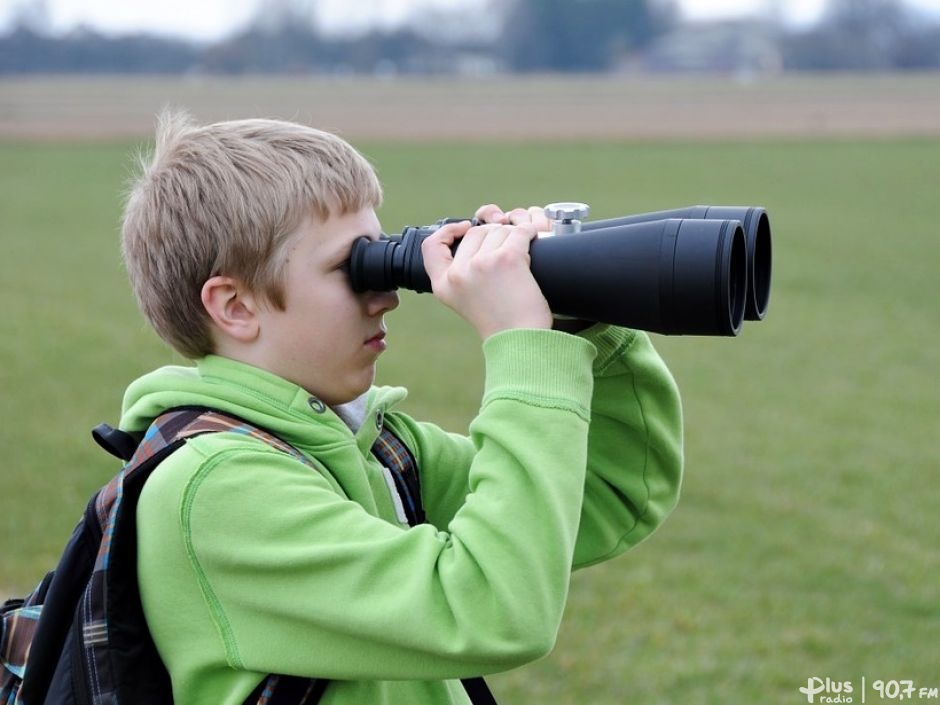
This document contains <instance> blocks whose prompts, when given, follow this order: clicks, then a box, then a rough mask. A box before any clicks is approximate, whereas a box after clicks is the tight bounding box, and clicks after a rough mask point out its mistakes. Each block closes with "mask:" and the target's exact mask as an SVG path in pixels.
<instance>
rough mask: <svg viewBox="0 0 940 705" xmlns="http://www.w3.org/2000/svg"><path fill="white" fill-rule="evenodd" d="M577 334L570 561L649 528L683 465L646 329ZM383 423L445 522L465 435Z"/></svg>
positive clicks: (463, 466) (612, 548)
mask: <svg viewBox="0 0 940 705" xmlns="http://www.w3.org/2000/svg"><path fill="white" fill-rule="evenodd" d="M580 337H583V338H584V339H586V340H587V341H589V342H591V343H592V344H593V345H594V346H595V347H596V349H597V357H596V359H595V361H594V364H593V378H594V379H593V390H594V391H593V396H592V399H591V422H590V430H589V435H588V454H587V474H586V480H585V489H584V502H583V506H582V508H581V520H580V529H579V533H578V539H577V544H576V548H575V554H574V567H575V568H581V567H584V566H587V565H591V564H593V563H597V562H599V561H603V560H606V559H609V558H612V557H614V556H616V555H619V554H620V553H622V552H624V551H626V550H627V549H629V548H630V547H631V546H635V545H636V544H637V543H639V542H640V541H642V540H643V539H644V538H646V537H647V536H649V535H650V534H651V533H652V532H653V531H654V530H655V529H656V527H658V526H659V525H660V524H661V523H662V522H663V521H664V520H665V518H666V517H667V516H668V514H669V513H670V511H671V510H672V509H673V507H674V506H675V504H676V502H677V501H678V497H679V489H680V485H681V481H682V468H683V453H682V410H681V404H680V400H679V393H678V389H677V388H676V384H675V382H674V380H673V378H672V375H671V374H670V373H669V370H668V369H667V368H666V365H665V364H664V362H663V361H662V359H661V358H660V356H659V355H658V354H657V353H656V351H655V349H654V348H653V345H652V343H651V342H650V339H649V336H648V335H647V334H646V333H644V332H642V331H634V330H629V329H625V328H619V327H614V326H604V325H597V326H593V327H591V328H589V329H588V330H586V331H585V332H584V333H582V335H581V336H580ZM392 423H393V425H394V426H395V430H396V431H397V432H399V433H400V434H401V435H402V436H403V437H404V438H405V440H406V441H408V442H409V444H410V445H412V447H413V448H415V451H416V454H417V456H418V461H419V462H418V464H419V467H420V468H421V481H422V494H423V499H424V502H425V510H426V511H427V513H428V520H429V521H430V522H431V523H433V524H435V525H436V526H438V527H445V526H447V524H448V522H449V521H450V519H451V517H452V516H453V515H454V513H455V512H456V511H457V509H458V508H459V507H460V505H461V504H462V503H463V502H464V500H465V497H466V494H467V470H468V468H469V467H470V463H471V462H472V460H473V456H474V453H475V448H474V445H473V443H472V442H471V441H470V439H468V438H466V437H464V436H460V435H458V434H453V433H446V432H444V431H442V430H441V429H439V428H438V427H436V426H434V425H433V424H428V423H418V422H415V421H414V420H412V419H410V418H408V417H406V416H403V415H400V414H396V415H395V416H394V419H393V420H392ZM559 431H561V429H559Z"/></svg>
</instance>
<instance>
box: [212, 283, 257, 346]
mask: <svg viewBox="0 0 940 705" xmlns="http://www.w3.org/2000/svg"><path fill="white" fill-rule="evenodd" d="M202 305H203V307H204V308H205V309H206V312H207V313H208V314H209V317H210V318H212V322H213V323H215V325H216V326H217V327H218V329H219V331H220V332H222V333H224V334H225V335H227V336H229V337H231V338H233V339H235V340H237V341H238V342H240V343H250V342H252V341H253V340H255V338H257V337H258V333H259V332H260V321H259V320H258V300H257V299H256V298H255V296H254V295H253V294H252V293H251V292H250V291H248V290H247V289H246V288H245V286H244V285H243V284H242V283H241V282H240V281H239V280H238V279H234V278H232V277H221V276H217V277H210V278H209V279H207V280H206V283H205V284H203V285H202Z"/></svg>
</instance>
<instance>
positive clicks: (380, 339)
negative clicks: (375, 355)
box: [364, 330, 387, 352]
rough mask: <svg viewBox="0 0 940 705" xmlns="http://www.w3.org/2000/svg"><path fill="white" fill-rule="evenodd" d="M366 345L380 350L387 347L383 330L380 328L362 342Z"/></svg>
mask: <svg viewBox="0 0 940 705" xmlns="http://www.w3.org/2000/svg"><path fill="white" fill-rule="evenodd" d="M364 345H365V346H366V347H369V348H372V349H373V350H377V351H379V352H382V351H383V350H385V348H386V347H387V345H386V343H385V331H384V330H381V331H379V332H378V333H376V334H375V335H373V336H372V337H371V338H369V339H368V340H366V342H365V343H364Z"/></svg>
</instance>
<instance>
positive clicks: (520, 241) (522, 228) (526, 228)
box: [506, 223, 538, 254]
mask: <svg viewBox="0 0 940 705" xmlns="http://www.w3.org/2000/svg"><path fill="white" fill-rule="evenodd" d="M537 236H538V230H537V229H536V227H535V225H534V224H532V223H525V224H523V225H517V226H516V227H514V228H512V230H510V231H509V233H508V237H507V238H506V247H512V248H513V249H516V250H518V251H520V252H525V253H527V254H528V252H529V245H530V244H531V243H532V240H534V239H535V238H536V237H537Z"/></svg>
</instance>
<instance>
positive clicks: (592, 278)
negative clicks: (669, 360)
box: [349, 204, 771, 336]
mask: <svg viewBox="0 0 940 705" xmlns="http://www.w3.org/2000/svg"><path fill="white" fill-rule="evenodd" d="M578 207H580V208H578ZM546 213H547V214H549V215H550V217H554V218H555V221H554V222H555V232H554V233H553V236H552V237H539V238H538V239H536V240H533V241H532V243H531V245H530V248H529V254H530V258H531V264H530V268H531V270H532V274H533V276H534V278H535V281H536V282H537V283H538V285H539V287H540V288H541V290H542V294H543V295H544V296H545V298H546V300H547V301H548V305H549V307H550V308H551V310H552V312H553V313H554V314H556V315H558V316H566V317H571V318H579V319H583V320H587V321H595V322H599V323H611V324H615V325H620V326H626V327H628V328H637V329H640V330H646V331H652V332H655V333H662V334H666V335H724V336H734V335H737V334H738V333H739V332H740V330H741V326H742V324H743V322H744V320H745V319H747V320H754V321H759V320H761V319H763V318H764V316H765V315H766V313H767V304H768V301H769V299H770V274H771V237H770V219H769V218H768V216H767V212H766V211H765V210H764V209H763V208H759V207H755V206H743V207H726V206H692V207H689V208H678V209H675V210H667V211H656V212H651V213H640V214H638V215H630V216H625V217H622V218H612V219H608V220H596V221H584V222H582V221H581V220H580V219H579V217H583V216H584V215H586V213H587V207H586V206H584V205H583V204H552V205H550V206H546ZM454 220H455V219H444V220H441V221H438V223H436V224H435V225H429V226H422V227H410V226H409V227H406V228H405V229H404V230H402V233H401V235H395V236H392V237H383V238H382V239H380V240H370V239H369V238H366V237H363V238H359V239H358V240H356V242H355V243H354V244H353V247H352V251H351V253H350V260H349V276H350V280H351V284H352V288H353V289H354V290H355V291H389V290H392V289H397V288H399V287H402V288H405V289H411V290H413V291H418V292H429V291H431V281H430V279H429V278H428V275H427V272H426V271H425V268H424V261H423V259H422V256H421V243H422V242H423V241H424V239H425V238H426V237H428V235H430V234H431V233H433V232H434V231H435V230H437V229H438V228H439V227H441V226H442V225H443V224H444V223H447V222H454ZM457 246H458V247H459V241H458V243H457Z"/></svg>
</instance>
